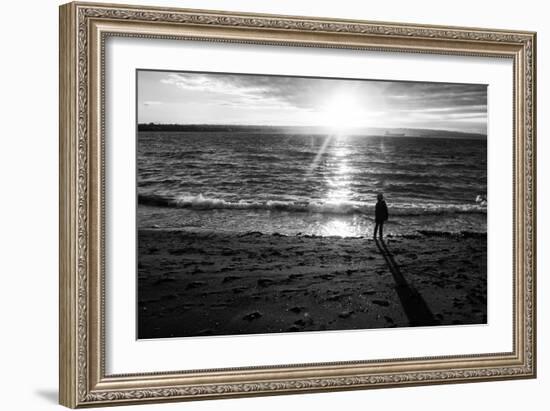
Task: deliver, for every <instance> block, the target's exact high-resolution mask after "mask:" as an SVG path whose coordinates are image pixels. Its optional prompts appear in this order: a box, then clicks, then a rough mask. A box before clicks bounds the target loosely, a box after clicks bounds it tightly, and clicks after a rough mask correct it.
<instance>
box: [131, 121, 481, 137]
mask: <svg viewBox="0 0 550 411" xmlns="http://www.w3.org/2000/svg"><path fill="white" fill-rule="evenodd" d="M138 131H159V132H200V131H204V132H223V131H225V132H240V133H281V134H289V133H294V134H321V135H325V134H327V128H325V127H310V126H268V125H257V124H252V125H244V124H161V123H140V124H138ZM347 133H348V134H352V135H358V134H364V135H368V136H383V137H388V138H408V137H421V138H453V139H463V140H486V139H487V135H485V134H478V133H465V132H460V131H454V130H438V129H420V128H381V127H376V128H375V127H368V128H356V129H350V130H348V131H347Z"/></svg>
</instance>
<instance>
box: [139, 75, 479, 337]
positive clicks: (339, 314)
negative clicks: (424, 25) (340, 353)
mask: <svg viewBox="0 0 550 411" xmlns="http://www.w3.org/2000/svg"><path fill="white" fill-rule="evenodd" d="M136 77H137V79H136V88H137V101H136V109H137V123H138V124H137V167H136V172H137V193H136V198H137V229H136V233H137V246H136V250H137V302H138V305H137V307H136V310H137V334H138V335H137V338H138V339H155V338H171V337H196V336H222V335H246V334H264V333H292V332H308V331H317V332H319V331H336V330H340V331H341V330H365V329H380V328H389V327H417V326H423V327H427V326H430V327H435V326H459V325H467V324H486V323H487V201H488V199H487V126H488V124H487V86H486V85H484V84H459V83H433V82H410V81H397V80H395V81H388V80H370V79H346V78H318V77H296V76H275V75H259V74H233V73H231V74H228V73H210V72H184V71H182V72H176V71H158V70H145V69H140V70H138V71H137V76H136Z"/></svg>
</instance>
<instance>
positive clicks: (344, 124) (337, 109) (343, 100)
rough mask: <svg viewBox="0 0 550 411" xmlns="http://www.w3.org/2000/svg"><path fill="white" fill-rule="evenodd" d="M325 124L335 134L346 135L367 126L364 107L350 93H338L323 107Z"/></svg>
mask: <svg viewBox="0 0 550 411" xmlns="http://www.w3.org/2000/svg"><path fill="white" fill-rule="evenodd" d="M322 114H323V119H322V121H323V123H324V124H325V126H326V127H327V128H328V129H329V130H331V132H332V133H335V134H346V133H349V132H350V131H351V130H352V129H354V128H357V127H364V126H366V115H365V111H364V107H363V106H362V104H361V102H360V101H359V99H358V98H357V97H356V96H354V95H353V94H350V93H338V94H335V95H334V96H332V97H331V98H329V100H328V102H327V104H325V105H324V106H323V109H322Z"/></svg>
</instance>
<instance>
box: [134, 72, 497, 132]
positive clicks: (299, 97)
mask: <svg viewBox="0 0 550 411" xmlns="http://www.w3.org/2000/svg"><path fill="white" fill-rule="evenodd" d="M138 83H139V86H138V91H139V95H140V99H141V100H143V103H142V104H143V106H146V107H147V106H152V105H159V104H166V106H163V109H162V113H161V111H160V110H157V113H158V114H155V115H162V116H163V120H164V121H165V122H166V121H169V120H166V118H167V117H169V112H168V111H166V110H169V107H172V108H171V110H173V113H174V116H175V119H174V120H173V121H174V122H176V121H178V118H181V116H183V114H182V113H184V114H185V119H186V121H189V122H194V120H193V118H194V116H195V117H196V120H195V121H197V122H198V121H211V122H216V123H223V122H227V123H231V122H235V121H237V119H238V121H246V122H247V123H250V124H254V123H255V124H267V123H275V124H281V125H282V124H299V123H300V118H302V119H303V122H304V125H314V124H313V122H315V121H318V120H316V119H321V121H322V120H323V116H324V118H326V116H327V113H329V112H330V111H327V107H331V106H334V105H335V104H336V103H337V102H338V101H340V100H342V96H349V99H348V100H349V101H348V103H349V102H350V101H353V109H354V110H355V111H357V112H364V113H365V115H364V119H365V120H364V121H365V123H366V124H365V125H370V126H372V125H373V122H376V125H377V126H382V127H392V126H394V125H395V124H399V125H400V126H404V124H405V126H406V124H410V125H411V126H412V125H415V126H421V127H423V128H430V122H433V123H434V124H436V123H437V125H438V127H442V125H443V126H445V125H446V126H447V127H449V129H464V128H465V127H468V131H471V130H472V129H478V130H479V131H480V132H483V130H484V129H486V123H487V86H485V85H477V84H453V83H433V82H432V83H427V82H424V83H422V82H401V81H376V80H370V81H369V80H354V79H327V78H307V77H292V76H271V75H249V74H222V73H198V72H178V73H174V72H161V71H158V72H157V71H154V72H152V71H147V72H141V73H140V77H139V81H138ZM182 105H185V111H182ZM165 108H166V110H165ZM207 112H209V113H211V115H210V116H207V115H206V114H205V113H207ZM214 113H215V115H214ZM178 116H179V117H178ZM374 117H376V120H373V118H374ZM147 119H148V120H152V121H154V118H153V117H151V116H149V117H147Z"/></svg>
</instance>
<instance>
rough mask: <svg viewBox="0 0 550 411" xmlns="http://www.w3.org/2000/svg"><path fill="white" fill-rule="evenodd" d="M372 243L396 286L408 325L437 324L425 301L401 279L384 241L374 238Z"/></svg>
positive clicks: (403, 278) (401, 275)
mask: <svg viewBox="0 0 550 411" xmlns="http://www.w3.org/2000/svg"><path fill="white" fill-rule="evenodd" d="M374 241H375V242H376V246H377V247H378V250H379V251H380V253H381V254H382V256H383V257H384V260H386V264H387V265H388V268H389V269H390V271H391V273H392V275H393V279H394V280H395V284H396V286H395V290H396V291H397V295H398V296H399V300H400V301H401V305H402V306H403V310H404V311H405V315H406V316H407V318H408V319H409V324H410V325H411V326H421V325H423V326H426V325H437V324H439V322H438V321H437V320H436V319H435V318H434V316H433V314H432V312H431V311H430V308H429V307H428V305H427V304H426V301H424V298H422V296H421V295H420V293H419V292H418V291H417V290H416V289H415V288H414V287H413V286H412V285H410V284H409V283H408V282H407V280H406V279H405V277H403V274H401V270H400V269H399V266H398V265H397V264H396V262H395V260H394V259H393V255H392V253H391V252H390V250H388V247H387V246H386V243H384V240H382V239H380V240H379V239H377V238H375V239H374Z"/></svg>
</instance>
